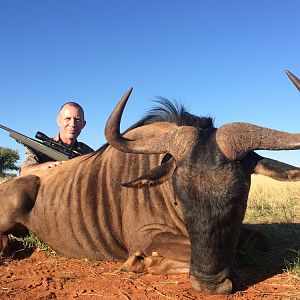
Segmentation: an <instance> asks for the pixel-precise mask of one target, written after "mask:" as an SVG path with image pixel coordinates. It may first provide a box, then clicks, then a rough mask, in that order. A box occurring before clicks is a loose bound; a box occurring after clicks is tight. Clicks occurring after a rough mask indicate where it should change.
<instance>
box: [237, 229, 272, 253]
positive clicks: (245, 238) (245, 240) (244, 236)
mask: <svg viewBox="0 0 300 300" xmlns="http://www.w3.org/2000/svg"><path fill="white" fill-rule="evenodd" d="M243 244H247V245H249V246H251V247H252V248H253V249H257V250H259V251H268V250H269V241H268V238H267V237H266V236H265V235H264V234H263V233H262V232H259V231H257V230H254V229H250V228H248V227H246V226H245V225H243V226H242V227H241V233H240V238H239V243H238V247H241V246H242V245H243Z"/></svg>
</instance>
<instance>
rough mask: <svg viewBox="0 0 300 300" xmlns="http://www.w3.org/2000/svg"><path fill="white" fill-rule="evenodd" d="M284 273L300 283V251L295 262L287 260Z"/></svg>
mask: <svg viewBox="0 0 300 300" xmlns="http://www.w3.org/2000/svg"><path fill="white" fill-rule="evenodd" d="M284 271H285V272H286V273H288V274H289V275H291V276H292V277H293V278H295V279H297V280H299V281H300V250H298V251H297V255H296V257H295V258H294V260H293V261H288V260H285V269H284Z"/></svg>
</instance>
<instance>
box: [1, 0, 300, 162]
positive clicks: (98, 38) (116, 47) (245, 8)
mask: <svg viewBox="0 0 300 300" xmlns="http://www.w3.org/2000/svg"><path fill="white" fill-rule="evenodd" d="M299 11H300V2H299V1H296V0H286V1H279V0H268V1H266V0H252V1H242V0H239V1H237V0H236V1H230V0H228V1H221V0H218V1H201V0H192V1H188V0H187V1H179V0H173V1H171V0H151V1H146V0H126V1H125V0H124V1H121V0H110V1H101V0H98V1H96V0H82V1H78V0H72V1H63V0H60V1H53V0H51V1H49V0H43V1H40V0H39V1H37V0H35V1H34V0H27V1H24V0H22V1H21V0H1V1H0V38H1V47H0V53H1V55H0V103H1V112H0V114H1V117H0V124H2V125H5V126H7V127H11V128H13V129H15V130H16V131H20V132H22V133H24V134H26V135H28V136H31V137H34V135H35V133H36V132H37V131H42V132H44V133H45V134H47V135H49V136H53V135H55V134H56V132H57V125H56V115H57V113H58V109H59V107H60V106H61V105H62V104H63V103H64V102H67V101H77V102H78V103H80V104H81V105H82V106H83V107H84V109H85V113H86V119H87V126H86V128H85V129H84V130H83V132H82V134H81V136H80V140H81V141H83V142H86V143H87V144H89V145H90V146H92V147H93V148H95V149H97V148H98V147H100V146H101V145H102V144H103V143H104V142H105V138H104V126H105V122H106V120H107V118H108V117H109V115H110V113H111V111H112V109H113V108H114V106H115V105H116V103H117V102H118V100H119V99H120V97H121V96H122V95H123V94H124V92H125V91H126V90H127V88H128V87H130V86H132V87H133V88H134V90H133V94H132V96H131V98H130V101H129V103H128V105H127V108H126V110H125V115H124V118H123V122H122V129H126V127H128V126H129V125H131V124H132V123H134V122H136V121H137V120H138V119H139V118H141V117H142V116H143V115H144V114H145V113H146V112H147V111H148V110H149V109H150V108H151V107H153V105H154V102H153V100H154V98H155V96H164V97H169V98H170V99H176V100H177V101H179V102H180V103H182V104H184V105H185V106H186V108H187V109H188V110H189V111H190V112H192V113H193V114H197V115H203V116H207V115H209V116H212V117H213V118H214V119H215V125H216V126H217V127H219V126H220V125H222V124H224V123H228V122H233V121H244V122H250V123H254V124H257V125H262V126H266V127H271V128H274V129H278V130H283V131H289V132H300V123H299V111H300V94H299V92H298V91H297V90H296V88H295V87H294V86H293V85H292V83H291V82H290V81H289V79H288V78H287V76H286V74H285V70H286V69H288V70H290V71H292V72H293V73H294V74H295V75H297V76H298V77H299V76H300V51H299V50H300V39H299V36H300V32H299V31H300V29H299V28H300V27H299ZM0 146H5V147H9V148H12V149H17V150H19V152H20V156H21V158H22V159H23V155H24V152H25V148H24V147H23V146H22V145H20V144H18V143H16V142H15V141H14V140H13V139H11V138H10V137H9V136H8V133H7V132H5V131H3V130H0ZM263 155H265V156H267V157H271V158H274V159H278V160H282V161H284V162H287V163H290V164H294V165H296V166H300V151H280V152H273V151H272V152H270V151H268V152H263Z"/></svg>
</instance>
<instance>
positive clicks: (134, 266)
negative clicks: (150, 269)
mask: <svg viewBox="0 0 300 300" xmlns="http://www.w3.org/2000/svg"><path fill="white" fill-rule="evenodd" d="M145 257H146V255H145V254H144V253H143V252H141V251H138V252H136V253H134V254H133V255H131V256H130V257H129V258H128V259H127V260H126V261H125V263H124V264H123V265H122V266H121V268H120V271H123V272H137V273H142V272H145V271H146V265H145V262H144V259H145Z"/></svg>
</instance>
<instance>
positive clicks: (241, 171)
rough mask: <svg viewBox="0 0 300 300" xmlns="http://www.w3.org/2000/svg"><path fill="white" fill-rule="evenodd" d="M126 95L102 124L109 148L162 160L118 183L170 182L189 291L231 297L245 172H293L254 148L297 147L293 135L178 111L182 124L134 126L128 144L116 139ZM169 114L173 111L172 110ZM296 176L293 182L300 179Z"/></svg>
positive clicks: (162, 122)
mask: <svg viewBox="0 0 300 300" xmlns="http://www.w3.org/2000/svg"><path fill="white" fill-rule="evenodd" d="M131 91H132V89H129V90H128V91H127V92H126V94H125V95H124V97H123V98H122V99H121V101H120V102H119V104H118V105H117V107H116V108H115V110H114V111H113V113H112V114H111V116H110V118H109V120H108V122H107V124H106V128H105V135H106V138H107V141H108V143H109V144H111V146H113V147H114V148H116V149H118V150H120V151H123V152H128V153H139V154H166V157H165V159H164V160H163V162H162V164H161V166H159V167H157V168H155V169H153V170H151V171H150V172H148V173H147V174H145V175H143V176H142V177H140V178H137V179H136V180H134V181H132V182H130V183H126V184H124V185H125V186H127V187H141V186H152V185H157V184H162V183H163V182H164V181H166V180H172V183H173V188H174V192H175V196H176V199H178V200H179V201H180V204H181V206H182V210H183V214H184V221H185V225H186V229H187V232H188V234H189V237H190V242H191V262H190V275H191V276H190V282H191V284H192V286H193V287H194V288H195V289H197V290H204V291H207V292H209V293H216V294H227V293H230V292H231V291H232V289H233V279H234V272H233V269H232V262H233V257H234V252H235V250H236V247H237V243H238V238H239V234H240V228H241V224H242V221H243V218H244V214H245V210H246V204H247V197H248V193H249V189H250V181H251V179H250V178H251V174H252V173H262V174H267V175H270V176H272V175H274V174H277V173H278V174H280V176H281V175H282V174H283V173H285V172H277V169H279V167H280V168H281V169H282V170H285V169H286V170H291V169H293V168H290V167H291V166H288V165H285V164H282V163H280V162H275V161H273V160H268V159H264V158H263V157H261V156H259V155H258V154H256V153H254V152H253V150H258V149H259V150H290V149H300V134H290V133H285V132H280V131H276V130H272V129H268V128H264V127H259V126H256V125H253V124H249V123H229V124H225V125H223V126H221V127H220V128H218V129H217V128H215V127H214V126H213V124H212V120H211V119H209V118H199V117H196V116H193V115H190V114H188V113H187V112H185V111H181V113H180V114H178V115H179V116H181V117H182V118H177V120H176V121H175V122H174V120H168V118H158V119H157V120H155V118H154V119H153V118H152V121H151V122H149V123H147V122H146V121H145V120H142V121H141V122H140V123H138V124H137V125H136V126H135V130H140V135H139V136H141V138H140V139H138V140H131V139H128V138H126V137H125V136H123V135H121V134H120V120H121V116H122V113H123V110H124V107H125V104H126V102H127V100H128V98H129V96H130V93H131ZM169 108H171V110H172V106H170V105H169ZM169 110H170V109H169ZM164 112H166V110H165V111H164ZM171 115H172V114H171ZM173 115H174V114H173ZM197 121H199V122H197ZM270 161H272V162H271V163H270ZM295 169H297V168H295ZM293 170H294V169H293ZM297 172H298V173H297V175H296V177H297V176H298V177H297V178H296V179H297V180H300V175H299V171H298V169H297ZM286 173H288V172H286ZM280 176H279V177H280ZM273 177H276V175H274V176H273Z"/></svg>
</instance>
